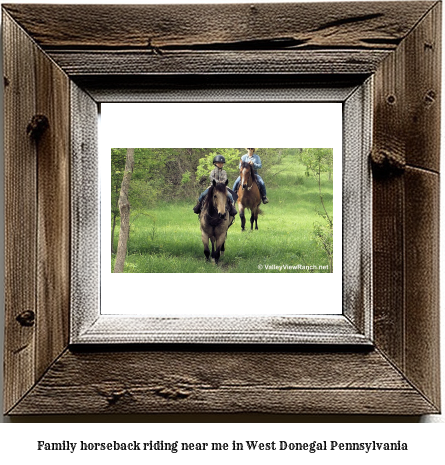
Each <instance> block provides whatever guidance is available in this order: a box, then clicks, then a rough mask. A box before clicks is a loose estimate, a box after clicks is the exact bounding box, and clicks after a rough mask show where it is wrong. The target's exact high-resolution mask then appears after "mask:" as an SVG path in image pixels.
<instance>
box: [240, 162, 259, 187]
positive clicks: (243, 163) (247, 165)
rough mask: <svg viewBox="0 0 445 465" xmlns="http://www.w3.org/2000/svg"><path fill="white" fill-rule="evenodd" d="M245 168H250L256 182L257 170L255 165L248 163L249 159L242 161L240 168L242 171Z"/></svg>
mask: <svg viewBox="0 0 445 465" xmlns="http://www.w3.org/2000/svg"><path fill="white" fill-rule="evenodd" d="M244 168H250V175H251V176H252V181H254V182H256V175H255V171H254V169H253V166H252V165H251V164H250V163H248V162H247V161H242V162H241V168H240V171H241V170H242V169H244Z"/></svg>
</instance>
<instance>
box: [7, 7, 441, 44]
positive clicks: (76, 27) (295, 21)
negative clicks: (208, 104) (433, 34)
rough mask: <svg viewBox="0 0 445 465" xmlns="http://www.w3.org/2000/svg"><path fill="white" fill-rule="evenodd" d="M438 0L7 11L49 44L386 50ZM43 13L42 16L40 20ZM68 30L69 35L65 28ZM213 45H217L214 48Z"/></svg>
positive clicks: (9, 8) (35, 36)
mask: <svg viewBox="0 0 445 465" xmlns="http://www.w3.org/2000/svg"><path fill="white" fill-rule="evenodd" d="M433 5H434V2H416V1H412V2H397V3H392V2H369V3H362V2H356V3H354V2H347V3H325V4H323V8H320V5H319V4H317V3H293V4H280V3H277V4H274V3H270V4H255V5H247V4H246V5H239V4H238V5H237V4H219V5H218V4H217V5H125V6H124V5H32V6H30V5H26V4H23V5H19V4H8V5H4V8H5V9H6V10H7V11H8V12H9V13H10V14H11V15H12V17H13V18H14V19H15V20H16V21H17V22H19V23H20V24H21V25H22V26H23V27H24V29H25V30H26V31H27V32H28V33H29V34H30V35H31V36H32V37H33V38H34V39H35V40H36V41H37V43H38V44H39V45H41V46H42V47H43V48H44V49H48V48H56V47H62V48H65V49H67V48H75V47H84V48H105V49H107V48H110V47H114V48H116V47H118V48H142V49H158V50H159V49H166V48H172V47H176V48H190V47H193V46H195V47H198V48H201V49H202V48H203V47H206V46H207V47H208V46H213V47H214V48H221V49H223V48H224V47H227V46H233V45H236V46H237V48H238V49H247V50H248V49H250V48H260V47H262V48H267V47H269V48H271V49H273V50H278V49H280V48H283V47H296V48H304V47H311V48H314V47H317V48H332V47H337V48H357V47H358V48H371V49H375V48H380V49H384V48H388V49H395V48H396V47H397V45H398V44H399V43H400V41H401V40H402V39H403V38H404V37H405V36H406V35H407V34H408V33H409V32H410V31H411V29H412V28H413V27H414V26H415V25H416V23H417V22H418V20H419V18H420V17H422V16H423V15H425V14H426V13H427V12H428V10H429V9H430V8H431V7H432V6H433ZM36 17H38V18H39V21H35V18H36ZM67 31H69V33H67ZM215 44H216V45H215Z"/></svg>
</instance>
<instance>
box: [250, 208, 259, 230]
mask: <svg viewBox="0 0 445 465" xmlns="http://www.w3.org/2000/svg"><path fill="white" fill-rule="evenodd" d="M254 212H255V210H252V211H251V213H252V214H251V215H250V230H251V231H253V222H254V221H255V213H254ZM257 229H258V228H257Z"/></svg>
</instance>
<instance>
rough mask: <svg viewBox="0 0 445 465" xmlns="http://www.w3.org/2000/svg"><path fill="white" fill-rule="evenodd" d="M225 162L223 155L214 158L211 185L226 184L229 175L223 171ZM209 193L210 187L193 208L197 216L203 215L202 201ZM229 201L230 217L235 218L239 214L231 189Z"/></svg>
mask: <svg viewBox="0 0 445 465" xmlns="http://www.w3.org/2000/svg"><path fill="white" fill-rule="evenodd" d="M225 162H226V159H225V158H224V157H223V156H222V155H216V156H215V157H214V158H213V164H214V165H215V168H214V169H213V170H212V171H211V173H210V183H213V181H214V180H215V181H216V182H226V180H227V173H226V170H224V169H223V167H224V163H225ZM208 191H209V187H208V188H207V189H206V190H205V191H204V192H203V193H202V194H201V195H200V196H199V199H198V203H197V204H196V205H195V206H194V207H193V211H194V212H195V213H196V214H199V213H201V207H202V201H203V200H204V198H205V196H206V195H207V192H208ZM227 200H228V202H227V203H228V206H229V215H230V216H235V215H236V214H237V213H238V212H237V211H236V209H235V207H234V206H233V197H232V194H231V193H230V190H229V189H227Z"/></svg>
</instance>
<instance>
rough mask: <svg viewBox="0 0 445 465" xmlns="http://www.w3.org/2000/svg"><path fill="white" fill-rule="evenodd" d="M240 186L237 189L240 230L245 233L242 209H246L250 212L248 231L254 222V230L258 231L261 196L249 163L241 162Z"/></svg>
mask: <svg viewBox="0 0 445 465" xmlns="http://www.w3.org/2000/svg"><path fill="white" fill-rule="evenodd" d="M239 175H240V178H241V182H240V186H239V188H238V192H237V194H238V212H239V216H240V218H241V230H242V231H245V226H246V217H245V215H244V209H245V208H248V209H249V210H250V211H251V213H252V214H251V216H250V226H251V227H250V229H251V230H253V222H255V229H258V214H259V213H261V210H260V205H261V195H260V190H259V189H258V185H257V183H256V178H255V172H254V171H253V166H252V165H251V164H250V163H247V162H245V161H241V168H240V173H239Z"/></svg>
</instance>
